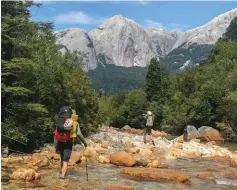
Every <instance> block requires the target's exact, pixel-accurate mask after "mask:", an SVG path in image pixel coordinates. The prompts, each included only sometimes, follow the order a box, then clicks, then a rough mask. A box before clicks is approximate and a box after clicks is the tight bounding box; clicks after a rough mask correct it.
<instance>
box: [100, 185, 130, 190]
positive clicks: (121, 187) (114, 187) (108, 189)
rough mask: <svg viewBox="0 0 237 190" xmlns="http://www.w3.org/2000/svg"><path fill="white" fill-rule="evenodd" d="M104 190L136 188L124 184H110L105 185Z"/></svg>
mask: <svg viewBox="0 0 237 190" xmlns="http://www.w3.org/2000/svg"><path fill="white" fill-rule="evenodd" d="M104 190H134V187H131V186H124V185H110V186H107V187H105V188H104Z"/></svg>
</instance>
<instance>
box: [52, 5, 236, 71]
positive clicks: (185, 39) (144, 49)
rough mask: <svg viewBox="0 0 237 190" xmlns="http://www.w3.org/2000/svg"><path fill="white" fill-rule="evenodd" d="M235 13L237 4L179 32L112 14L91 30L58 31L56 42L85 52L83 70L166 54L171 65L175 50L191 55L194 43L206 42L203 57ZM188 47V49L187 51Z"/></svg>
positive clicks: (142, 64) (133, 63)
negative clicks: (143, 24)
mask: <svg viewBox="0 0 237 190" xmlns="http://www.w3.org/2000/svg"><path fill="white" fill-rule="evenodd" d="M236 16H237V8H236V9H232V10H230V11H228V12H226V13H223V14H220V15H219V16H217V17H215V18H213V19H212V20H210V21H209V22H208V23H206V24H204V25H202V26H199V27H196V28H194V29H191V30H188V31H186V32H181V31H177V30H173V31H167V30H164V29H163V28H154V27H152V28H143V27H142V26H141V25H140V24H138V23H136V22H135V21H133V20H132V19H129V18H126V17H124V16H122V15H115V16H113V17H111V18H109V19H108V20H106V21H105V22H104V23H103V24H101V25H100V26H99V27H97V28H95V29H93V30H91V31H90V32H86V31H83V30H81V29H80V30H79V29H77V28H71V29H66V30H61V31H57V32H56V38H57V43H58V44H62V45H64V46H66V47H67V48H68V49H69V51H70V52H73V51H77V52H79V53H78V55H79V56H84V57H83V61H84V65H85V66H84V67H83V70H84V71H86V72H87V71H88V70H90V69H95V68H96V67H97V66H98V63H100V64H114V65H117V66H123V67H133V66H140V67H145V66H147V65H148V63H149V60H150V59H151V58H152V57H157V58H159V57H163V58H167V59H168V60H169V61H168V64H171V65H172V64H175V61H173V60H174V57H176V56H179V55H176V54H174V52H180V51H185V52H186V54H187V56H186V57H187V58H188V57H189V56H192V48H193V47H194V46H195V50H196V49H200V48H199V47H198V46H199V45H200V47H201V45H204V46H205V45H207V47H208V48H207V52H203V51H200V52H201V53H202V54H200V58H201V60H202V59H203V56H206V54H208V53H209V50H210V47H211V46H212V45H213V44H214V43H215V42H216V41H217V40H218V39H219V38H220V37H222V35H223V33H224V32H225V31H226V28H227V27H228V26H229V24H230V22H231V20H233V19H234V17H236ZM209 45H210V46H209ZM191 47H192V48H191ZM189 48H190V53H188V51H187V49H189ZM177 49H180V50H179V51H174V50H177ZM62 51H63V50H62ZM195 52H196V51H195ZM181 54H182V53H181ZM195 54H197V52H196V53H195ZM195 56H196V55H195ZM169 57H172V59H169ZM196 57H198V56H196ZM170 60H171V61H170ZM188 60H189V59H186V58H185V59H183V60H180V62H179V63H178V65H179V68H177V69H180V68H183V66H184V64H185V63H186V62H187V61H188ZM198 61H199V59H198V58H197V59H195V60H194V61H192V60H190V64H194V65H198V64H199V63H198Z"/></svg>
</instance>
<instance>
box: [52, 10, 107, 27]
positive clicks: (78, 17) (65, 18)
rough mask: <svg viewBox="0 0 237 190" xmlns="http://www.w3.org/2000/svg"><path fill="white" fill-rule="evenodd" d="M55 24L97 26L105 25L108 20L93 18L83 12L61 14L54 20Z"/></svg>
mask: <svg viewBox="0 0 237 190" xmlns="http://www.w3.org/2000/svg"><path fill="white" fill-rule="evenodd" d="M54 20H55V22H57V23H63V24H84V25H97V24H101V23H103V22H104V21H105V20H106V18H104V17H99V18H93V17H90V16H89V15H87V14H85V13H83V12H81V11H73V12H70V13H65V14H60V15H57V16H56V17H55V18H54Z"/></svg>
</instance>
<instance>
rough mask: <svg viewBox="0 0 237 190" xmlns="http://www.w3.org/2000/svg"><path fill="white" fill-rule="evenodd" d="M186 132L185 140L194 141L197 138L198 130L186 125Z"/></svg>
mask: <svg viewBox="0 0 237 190" xmlns="http://www.w3.org/2000/svg"><path fill="white" fill-rule="evenodd" d="M186 132H187V140H191V139H196V138H198V136H199V135H198V130H197V129H196V128H195V127H194V126H192V125H188V126H187V127H186Z"/></svg>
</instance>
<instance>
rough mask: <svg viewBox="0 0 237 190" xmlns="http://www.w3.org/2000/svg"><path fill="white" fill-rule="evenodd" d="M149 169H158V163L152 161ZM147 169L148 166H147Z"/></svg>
mask: <svg viewBox="0 0 237 190" xmlns="http://www.w3.org/2000/svg"><path fill="white" fill-rule="evenodd" d="M150 164H151V165H150V167H152V168H158V166H159V165H160V162H159V161H158V160H154V161H153V162H152V163H150ZM148 167H149V166H148Z"/></svg>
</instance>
